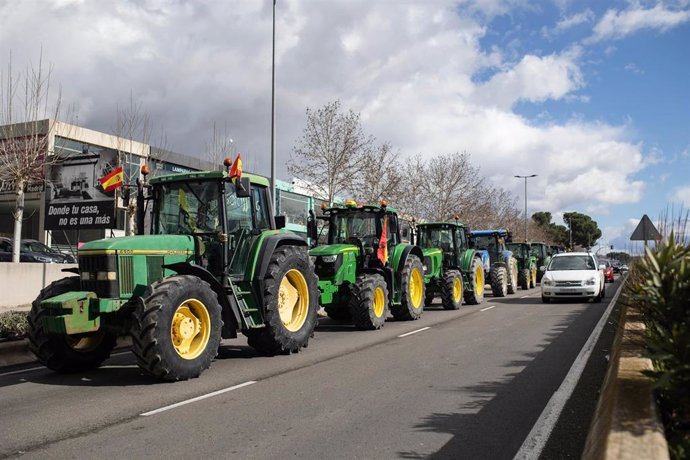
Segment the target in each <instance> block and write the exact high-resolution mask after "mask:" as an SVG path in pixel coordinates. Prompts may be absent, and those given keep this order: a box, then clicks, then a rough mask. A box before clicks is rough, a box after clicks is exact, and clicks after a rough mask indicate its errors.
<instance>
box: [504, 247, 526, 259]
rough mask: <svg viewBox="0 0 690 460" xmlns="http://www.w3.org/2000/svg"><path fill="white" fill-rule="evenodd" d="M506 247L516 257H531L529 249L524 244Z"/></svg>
mask: <svg viewBox="0 0 690 460" xmlns="http://www.w3.org/2000/svg"><path fill="white" fill-rule="evenodd" d="M506 246H507V248H508V250H509V251H511V252H512V253H513V254H515V256H516V257H520V258H526V257H529V249H527V247H525V246H523V245H522V244H517V243H515V244H511V243H508V244H507V245H506Z"/></svg>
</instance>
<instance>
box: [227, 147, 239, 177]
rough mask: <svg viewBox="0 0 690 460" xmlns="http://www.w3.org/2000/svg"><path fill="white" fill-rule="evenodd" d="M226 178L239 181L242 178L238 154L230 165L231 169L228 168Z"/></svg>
mask: <svg viewBox="0 0 690 460" xmlns="http://www.w3.org/2000/svg"><path fill="white" fill-rule="evenodd" d="M228 177H229V178H231V179H239V178H241V177H242V159H241V158H240V154H239V153H238V154H237V158H235V161H234V162H233V163H232V167H230V172H229V173H228Z"/></svg>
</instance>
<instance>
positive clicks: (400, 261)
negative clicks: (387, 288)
mask: <svg viewBox="0 0 690 460" xmlns="http://www.w3.org/2000/svg"><path fill="white" fill-rule="evenodd" d="M398 246H400V245H398ZM410 255H415V256H417V257H419V260H420V262H422V264H423V263H424V253H423V252H422V250H421V248H420V247H419V246H412V245H411V244H408V245H405V246H404V248H403V249H402V250H401V251H399V250H398V248H397V247H396V251H395V252H394V253H393V257H394V259H393V264H392V267H393V270H394V272H395V284H396V289H397V287H398V286H400V285H401V284H402V279H401V276H402V270H403V267H405V262H406V261H407V258H408V257H410ZM422 276H423V274H422ZM391 292H393V291H391Z"/></svg>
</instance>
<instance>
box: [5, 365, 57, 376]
mask: <svg viewBox="0 0 690 460" xmlns="http://www.w3.org/2000/svg"><path fill="white" fill-rule="evenodd" d="M41 369H47V367H43V366H41V367H30V368H29V369H19V370H18V371H11V372H3V373H2V374H0V377H4V376H6V375H14V374H22V373H24V372H34V371H40V370H41Z"/></svg>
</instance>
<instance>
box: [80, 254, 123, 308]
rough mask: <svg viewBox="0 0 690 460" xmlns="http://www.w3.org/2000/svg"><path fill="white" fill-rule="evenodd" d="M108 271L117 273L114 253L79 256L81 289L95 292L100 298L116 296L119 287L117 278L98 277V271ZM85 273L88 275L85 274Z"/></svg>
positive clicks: (117, 295)
mask: <svg viewBox="0 0 690 460" xmlns="http://www.w3.org/2000/svg"><path fill="white" fill-rule="evenodd" d="M109 272H110V273H113V272H114V273H116V274H117V260H116V258H115V255H97V256H92V255H85V256H81V255H80V256H79V276H80V278H81V288H82V290H84V291H92V292H95V293H96V295H97V296H98V297H101V298H109V299H114V298H118V297H119V288H118V285H117V279H115V280H108V279H100V280H99V279H98V273H105V274H107V273H109ZM87 273H88V276H87V275H86V274H87ZM106 276H107V275H106ZM116 278H117V275H116Z"/></svg>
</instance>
